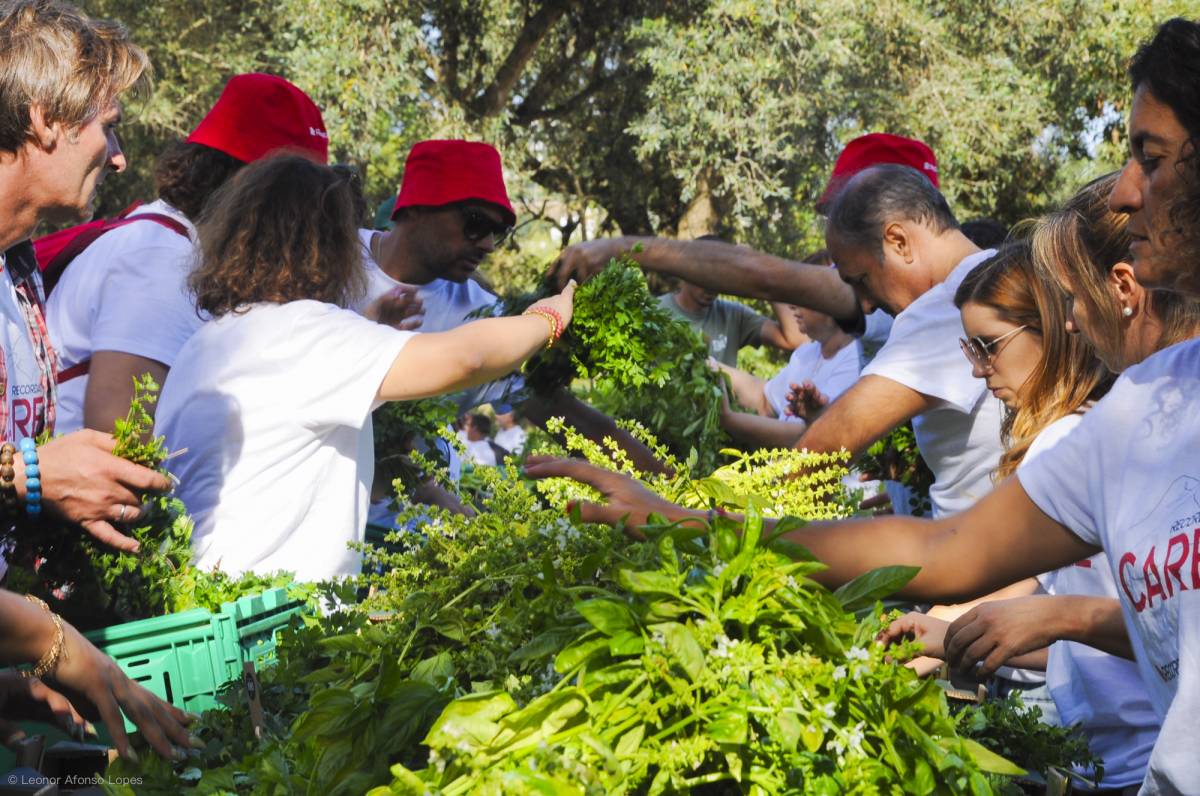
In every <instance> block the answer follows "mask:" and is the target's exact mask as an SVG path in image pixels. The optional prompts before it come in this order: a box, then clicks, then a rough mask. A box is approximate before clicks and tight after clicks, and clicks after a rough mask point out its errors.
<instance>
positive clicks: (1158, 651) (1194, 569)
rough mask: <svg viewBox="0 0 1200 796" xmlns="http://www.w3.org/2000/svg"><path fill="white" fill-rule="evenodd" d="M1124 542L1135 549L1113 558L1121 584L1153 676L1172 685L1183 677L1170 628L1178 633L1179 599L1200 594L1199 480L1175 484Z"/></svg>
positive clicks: (1179, 480) (1186, 478)
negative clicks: (1138, 625) (1141, 630)
mask: <svg viewBox="0 0 1200 796" xmlns="http://www.w3.org/2000/svg"><path fill="white" fill-rule="evenodd" d="M1124 538H1125V539H1126V540H1127V541H1134V545H1133V546H1132V547H1129V548H1127V549H1125V550H1122V551H1120V552H1119V555H1117V556H1114V559H1113V560H1115V562H1116V565H1115V568H1116V576H1117V582H1118V584H1119V586H1120V589H1121V593H1122V595H1123V597H1124V599H1125V600H1126V601H1127V602H1128V603H1129V606H1130V607H1131V608H1132V609H1133V611H1134V613H1135V614H1136V615H1138V622H1139V623H1141V624H1142V625H1143V627H1144V628H1145V630H1146V633H1145V637H1146V638H1145V640H1146V651H1147V653H1148V654H1149V656H1150V659H1151V663H1152V664H1153V667H1154V670H1155V671H1156V672H1157V673H1158V676H1159V677H1160V678H1161V679H1162V681H1163V682H1164V683H1172V682H1173V681H1174V680H1175V679H1176V678H1177V677H1178V676H1179V650H1178V646H1177V642H1174V639H1173V637H1172V636H1173V633H1172V630H1171V628H1174V627H1178V621H1179V611H1180V607H1179V603H1180V597H1181V595H1183V594H1184V593H1185V592H1188V591H1197V590H1200V478H1194V477H1192V476H1186V475H1184V476H1179V477H1178V478H1176V479H1175V480H1174V481H1173V482H1172V483H1171V485H1170V486H1169V487H1168V488H1167V490H1166V492H1165V493H1164V494H1163V495H1162V497H1161V498H1160V499H1159V500H1158V501H1157V503H1155V504H1153V508H1152V509H1151V510H1150V511H1149V512H1148V513H1147V514H1146V516H1145V518H1144V519H1142V520H1141V521H1140V522H1137V523H1135V524H1134V525H1132V526H1131V527H1130V529H1129V533H1128V534H1127V535H1125V536H1124ZM1135 540H1136V541H1135Z"/></svg>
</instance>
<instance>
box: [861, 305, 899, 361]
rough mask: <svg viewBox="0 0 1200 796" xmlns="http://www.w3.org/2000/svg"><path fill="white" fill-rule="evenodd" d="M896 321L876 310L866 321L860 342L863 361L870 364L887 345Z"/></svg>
mask: <svg viewBox="0 0 1200 796" xmlns="http://www.w3.org/2000/svg"><path fill="white" fill-rule="evenodd" d="M893 323H894V319H893V318H892V316H891V315H888V314H887V313H886V312H884V311H883V310H875V311H874V312H872V313H871V314H870V315H868V316H867V317H866V319H865V321H864V326H863V333H862V334H861V335H860V336H859V338H858V339H859V340H860V341H861V342H862V346H863V349H862V350H863V361H864V362H870V361H871V360H872V359H874V358H875V355H876V354H878V353H879V349H881V348H883V346H884V344H885V343H887V341H888V337H890V336H891V334H892V324H893Z"/></svg>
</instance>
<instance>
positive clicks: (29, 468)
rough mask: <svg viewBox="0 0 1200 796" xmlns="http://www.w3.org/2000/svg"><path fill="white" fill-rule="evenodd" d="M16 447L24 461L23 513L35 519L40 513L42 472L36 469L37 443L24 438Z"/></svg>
mask: <svg viewBox="0 0 1200 796" xmlns="http://www.w3.org/2000/svg"><path fill="white" fill-rule="evenodd" d="M18 445H19V446H20V448H21V458H23V459H24V460H25V513H26V514H28V515H29V516H30V517H36V516H38V515H39V514H41V513H42V472H41V470H40V469H39V468H38V455H37V443H36V442H34V441H33V440H32V439H31V438H30V437H25V438H24V439H22V440H21V441H20V442H19V443H18Z"/></svg>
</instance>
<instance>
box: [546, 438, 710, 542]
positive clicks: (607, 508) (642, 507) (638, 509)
mask: <svg viewBox="0 0 1200 796" xmlns="http://www.w3.org/2000/svg"><path fill="white" fill-rule="evenodd" d="M525 474H526V475H528V476H529V477H530V478H572V479H574V480H576V481H579V482H581V483H584V484H587V485H588V486H590V487H592V488H593V489H595V490H596V491H598V492H599V493H600V494H602V495H603V496H604V500H605V503H602V504H601V503H581V504H579V515H580V518H581V519H583V521H584V522H601V523H607V524H609V525H618V524H621V523H624V524H625V528H626V533H628V534H629V535H630V536H632V537H634V538H635V539H641V538H644V537H643V536H642V534H641V533H640V532H639V531H637V528H638V527H639V526H642V525H645V524H647V523H648V522H649V517H650V515H651V514H659V515H661V516H663V517H666V518H667V519H668V520H681V519H687V518H689V517H703V516H704V513H703V512H693V511H689V510H688V509H685V508H683V507H681V506H677V505H675V504H674V503H671V502H670V501H668V500H664V499H663V498H661V497H659V496H658V495H656V494H654V493H653V492H651V491H650V490H649V489H646V488H645V487H644V486H642V485H641V484H639V483H638V482H637V481H635V480H634V479H632V478H630V477H629V476H627V475H623V474H621V473H614V472H612V471H611V470H604V469H602V468H600V467H596V466H594V465H591V464H588V463H587V462H585V461H581V460H579V459H556V458H553V457H550V456H530V457H529V458H528V459H526V460H525Z"/></svg>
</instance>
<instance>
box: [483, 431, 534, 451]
mask: <svg viewBox="0 0 1200 796" xmlns="http://www.w3.org/2000/svg"><path fill="white" fill-rule="evenodd" d="M528 436H529V435H528V434H527V433H525V429H523V428H521V427H520V426H516V425H514V426H512V427H511V428H502V429H500V430H499V431H497V432H496V436H495V438H494V439H493V440H492V441H493V442H495V443H496V444H497V445H499V446H500V447H501V448H504V450H506V451H508V452H509V453H513V454H518V453H520V452H521V451H522V450H524V449H525V440H526V439H527V438H528Z"/></svg>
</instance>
